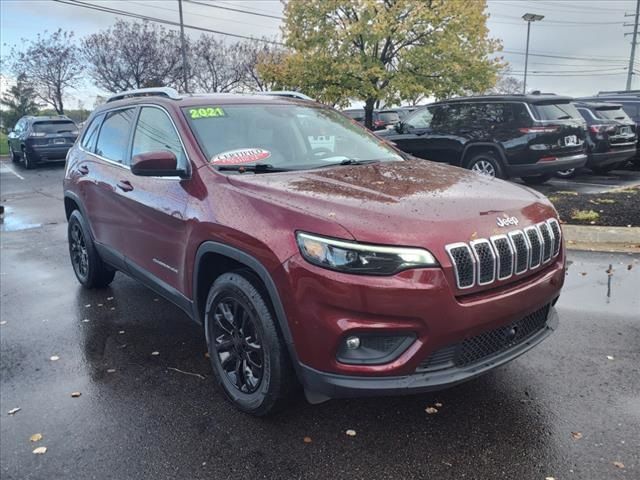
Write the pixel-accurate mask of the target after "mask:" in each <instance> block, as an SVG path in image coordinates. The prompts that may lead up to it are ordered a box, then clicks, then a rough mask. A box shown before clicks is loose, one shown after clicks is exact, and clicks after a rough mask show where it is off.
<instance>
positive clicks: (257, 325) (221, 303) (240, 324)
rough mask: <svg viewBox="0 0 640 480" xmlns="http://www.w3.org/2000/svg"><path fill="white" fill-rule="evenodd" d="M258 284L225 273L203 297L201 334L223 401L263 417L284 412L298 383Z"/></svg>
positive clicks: (246, 276) (249, 277)
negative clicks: (204, 330) (203, 328)
mask: <svg viewBox="0 0 640 480" xmlns="http://www.w3.org/2000/svg"><path fill="white" fill-rule="evenodd" d="M259 287H260V281H259V280H258V279H257V278H256V277H255V276H254V275H252V274H251V273H250V272H246V271H243V270H241V271H235V272H230V273H224V274H222V275H221V276H220V277H218V278H217V279H216V281H215V282H214V283H213V285H212V286H211V288H210V289H209V295H208V297H207V304H206V309H205V329H206V332H207V348H208V351H209V358H210V359H211V366H212V367H213V372H214V374H215V377H216V380H217V383H218V385H219V386H220V387H221V388H222V390H223V392H224V394H225V396H226V398H227V399H228V400H229V401H230V402H231V403H232V404H233V405H234V406H235V407H236V408H238V409H239V410H242V411H243V412H245V413H249V414H251V415H255V416H264V415H268V414H270V413H273V412H275V411H277V410H279V409H281V408H282V407H284V406H285V405H286V404H287V403H288V401H289V399H290V397H291V394H292V393H293V391H294V389H295V386H296V377H295V373H294V370H293V367H292V365H291V361H290V360H289V355H288V353H287V347H286V345H285V343H284V342H283V341H282V339H281V337H280V335H279V333H278V329H277V327H276V323H275V319H274V316H273V314H272V313H271V309H270V308H269V303H268V300H267V297H266V295H264V294H263V293H262V292H261V289H260V288H259Z"/></svg>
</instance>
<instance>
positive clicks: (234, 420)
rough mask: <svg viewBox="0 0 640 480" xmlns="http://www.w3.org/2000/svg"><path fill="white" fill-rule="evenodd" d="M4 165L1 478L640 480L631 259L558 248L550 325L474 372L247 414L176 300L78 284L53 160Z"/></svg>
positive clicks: (637, 338) (639, 309)
mask: <svg viewBox="0 0 640 480" xmlns="http://www.w3.org/2000/svg"><path fill="white" fill-rule="evenodd" d="M3 166H6V164H3ZM9 168H15V172H16V173H18V174H19V175H20V176H21V177H23V178H24V180H22V179H20V178H19V177H18V176H15V175H14V174H13V173H11V172H9V171H7V170H6V169H4V168H3V169H0V177H1V178H0V197H1V199H2V204H3V205H5V206H6V207H7V213H6V218H5V226H6V225H9V226H10V228H6V229H5V230H4V231H2V233H0V240H1V247H2V248H1V251H0V292H1V296H2V297H1V309H0V310H1V312H0V313H1V317H2V322H3V324H2V325H1V326H0V414H1V416H0V477H2V479H7V480H8V479H54V478H82V479H143V478H144V479H146V478H149V479H165V478H166V479H169V478H181V479H205V478H207V479H211V478H218V479H220V478H247V479H257V478H283V479H292V478H318V479H325V478H354V479H356V478H357V479H359V478H362V479H373V478H376V479H377V478H388V479H392V478H394V479H395V478H433V479H436V478H437V479H497V478H500V479H516V478H517V479H526V480H528V479H541V480H544V479H545V478H546V477H554V478H556V479H558V480H560V479H580V480H582V479H594V480H600V479H638V478H640V288H639V287H640V256H637V255H636V256H632V255H627V254H595V253H581V252H571V253H570V256H569V258H570V261H571V265H570V267H569V273H568V276H567V283H566V287H565V289H564V291H563V295H562V296H561V298H560V301H559V303H558V311H559V314H560V321H561V323H560V327H559V330H558V331H557V332H556V333H555V334H554V335H552V336H551V337H550V338H549V339H547V340H546V341H545V342H543V343H542V344H541V345H539V346H538V347H537V348H535V349H534V350H532V351H530V352H529V353H527V354H525V355H524V356H523V357H520V358H519V359H517V360H515V361H514V362H512V363H510V364H509V365H506V366H504V367H502V368H500V369H498V370H496V371H494V372H492V373H490V374H488V375H486V376H484V377H481V378H479V379H476V380H474V381H471V382H469V383H466V384H463V385H460V386H458V387H455V388H452V389H450V390H446V391H443V392H438V393H432V394H426V395H418V396H411V397H397V398H382V399H360V400H341V401H330V402H327V403H324V404H322V405H316V406H312V405H309V404H307V403H306V402H305V401H304V400H303V399H302V398H299V399H298V400H297V401H296V402H294V404H293V405H292V406H291V407H290V409H288V410H287V411H285V412H283V413H281V414H279V415H277V416H274V417H271V418H267V419H256V418H252V417H249V416H246V415H243V414H241V413H238V412H237V411H236V410H234V409H233V408H232V407H231V406H230V405H229V404H228V403H227V402H226V401H225V400H224V399H223V398H222V395H221V393H220V392H218V391H217V390H216V389H215V388H214V385H213V381H212V374H211V371H210V367H209V364H208V360H207V359H206V358H205V356H204V352H205V350H206V349H205V343H204V338H203V337H204V335H203V332H202V331H201V329H200V328H199V327H198V326H196V325H194V324H192V323H190V321H189V320H188V319H187V318H186V317H185V315H184V314H182V313H181V312H180V311H179V310H178V309H177V308H176V307H174V306H172V305H170V304H169V303H167V302H166V301H164V300H163V299H162V298H158V297H157V296H156V295H155V294H154V293H153V292H151V291H149V290H147V289H146V288H144V287H143V286H142V285H140V284H139V283H137V282H135V281H133V280H130V279H128V278H126V277H125V276H123V275H122V274H118V275H117V276H116V279H115V281H114V282H113V284H112V285H111V287H110V288H107V289H105V290H102V291H85V290H83V289H81V288H80V286H79V285H78V283H77V282H76V279H75V277H74V276H73V272H72V269H71V266H70V264H69V260H68V257H67V251H66V248H67V246H66V222H65V218H64V209H63V204H62V193H61V179H62V168H61V167H58V166H53V167H52V166H47V167H45V168H43V169H39V170H36V171H24V170H21V169H20V168H19V167H9ZM609 265H612V268H613V270H612V272H611V275H609V274H608V273H607V270H608V269H609ZM629 266H631V268H629ZM4 322H6V323H4ZM156 352H157V354H154V353H156ZM52 357H53V358H55V357H59V359H58V360H51V358H52ZM72 392H80V393H81V396H80V397H78V398H72V397H71V393H72ZM435 403H441V404H442V406H441V407H440V408H438V412H437V413H436V414H431V415H430V414H427V413H426V412H425V407H427V406H433V405H434V404H435ZM14 408H20V410H19V411H18V412H17V413H14V414H12V415H9V414H8V413H7V412H9V411H10V410H12V409H14ZM347 429H353V430H355V431H356V436H354V437H350V436H347V435H345V431H346V430H347ZM36 433H40V434H42V436H43V438H42V439H41V440H39V441H37V442H31V441H30V437H31V435H33V434H36ZM304 437H310V439H311V443H305V441H304ZM39 446H44V447H46V448H47V451H46V453H45V454H43V455H34V454H33V453H32V451H33V449H34V448H36V447H39ZM614 462H620V463H619V464H618V466H616V464H615V463H614ZM622 465H623V466H624V468H621V466H622Z"/></svg>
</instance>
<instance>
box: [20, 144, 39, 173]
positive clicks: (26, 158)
mask: <svg viewBox="0 0 640 480" xmlns="http://www.w3.org/2000/svg"><path fill="white" fill-rule="evenodd" d="M22 165H23V166H24V168H25V170H32V169H33V168H34V167H35V166H36V165H35V163H34V161H33V159H32V158H31V156H30V155H29V154H28V153H27V150H26V149H25V148H23V149H22Z"/></svg>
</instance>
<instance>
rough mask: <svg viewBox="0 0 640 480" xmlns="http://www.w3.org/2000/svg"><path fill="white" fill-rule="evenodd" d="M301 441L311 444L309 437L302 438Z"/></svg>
mask: <svg viewBox="0 0 640 480" xmlns="http://www.w3.org/2000/svg"><path fill="white" fill-rule="evenodd" d="M302 441H303V442H304V443H311V442H313V440H311V437H304V438H303V439H302Z"/></svg>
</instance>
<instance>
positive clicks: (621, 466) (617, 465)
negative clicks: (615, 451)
mask: <svg viewBox="0 0 640 480" xmlns="http://www.w3.org/2000/svg"><path fill="white" fill-rule="evenodd" d="M613 465H614V466H615V467H618V468H624V463H622V462H613Z"/></svg>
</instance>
